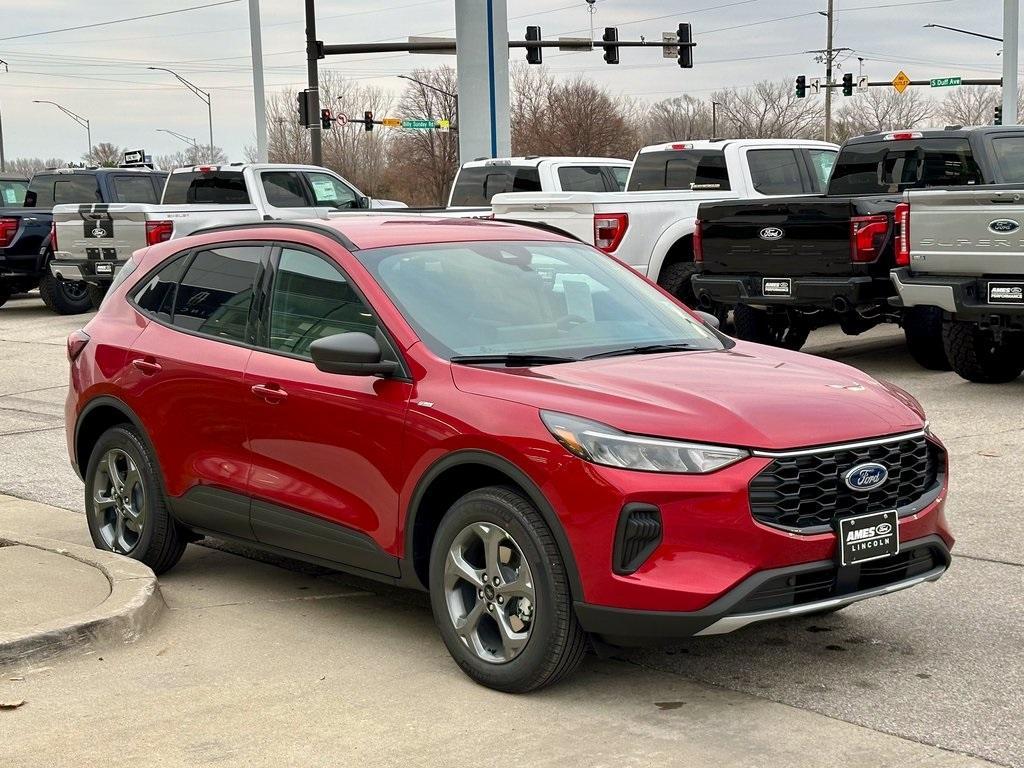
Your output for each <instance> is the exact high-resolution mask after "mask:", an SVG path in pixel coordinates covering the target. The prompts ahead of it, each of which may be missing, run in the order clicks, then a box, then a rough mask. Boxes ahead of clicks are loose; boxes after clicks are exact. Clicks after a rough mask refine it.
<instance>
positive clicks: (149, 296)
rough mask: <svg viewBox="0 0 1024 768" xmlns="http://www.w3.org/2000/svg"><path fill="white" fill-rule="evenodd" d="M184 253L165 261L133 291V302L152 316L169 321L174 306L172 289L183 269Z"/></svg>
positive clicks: (175, 286)
mask: <svg viewBox="0 0 1024 768" xmlns="http://www.w3.org/2000/svg"><path fill="white" fill-rule="evenodd" d="M185 262H186V254H183V255H181V256H178V257H177V258H174V259H172V260H171V261H169V262H167V264H166V265H164V267H163V268H161V269H160V270H159V271H158V272H157V273H156V274H154V275H153V276H152V277H151V278H150V279H149V280H147V281H146V283H145V284H144V285H143V286H142V288H140V289H139V290H137V291H136V292H135V303H136V304H138V305H139V309H142V310H144V311H146V312H148V313H149V314H151V315H153V316H154V317H158V318H160V319H162V320H166V321H168V322H170V319H171V310H172V309H173V308H174V291H175V289H176V288H177V287H178V281H179V280H181V273H182V271H183V270H184V269H185Z"/></svg>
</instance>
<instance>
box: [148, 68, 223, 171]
mask: <svg viewBox="0 0 1024 768" xmlns="http://www.w3.org/2000/svg"><path fill="white" fill-rule="evenodd" d="M146 69H154V70H159V71H161V72H170V73H171V74H172V75H174V76H175V77H176V78H178V81H179V82H180V83H181V84H182V85H184V86H185V87H186V88H188V89H189V90H190V91H192V93H194V94H195V95H196V96H198V97H199V99H200V100H201V101H204V102H206V114H207V116H208V117H209V119H210V148H209V150H208V152H209V156H208V157H209V159H210V160H213V105H212V103H211V99H210V92H209V91H204V90H203V89H202V88H200V87H199V86H198V85H196V84H195V83H192V82H189V81H188V80H186V79H185V78H184V77H182V76H181V75H179V74H178V73H177V72H175V71H174V70H173V69H168V68H167V67H146Z"/></svg>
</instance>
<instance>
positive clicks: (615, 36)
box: [601, 27, 619, 64]
mask: <svg viewBox="0 0 1024 768" xmlns="http://www.w3.org/2000/svg"><path fill="white" fill-rule="evenodd" d="M601 39H602V40H603V41H604V42H606V43H617V42H619V30H618V28H617V27H605V28H604V36H603V37H602V38H601ZM604 63H605V64H618V63H619V46H617V45H606V46H604Z"/></svg>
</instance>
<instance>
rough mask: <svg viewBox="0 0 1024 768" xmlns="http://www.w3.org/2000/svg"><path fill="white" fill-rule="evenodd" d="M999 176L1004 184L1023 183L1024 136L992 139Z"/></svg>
mask: <svg viewBox="0 0 1024 768" xmlns="http://www.w3.org/2000/svg"><path fill="white" fill-rule="evenodd" d="M992 153H993V154H994V155H995V156H996V166H997V170H998V172H999V176H1000V178H1001V179H1002V181H1003V182H1004V183H1006V184H1021V183H1024V136H997V137H995V138H993V139H992Z"/></svg>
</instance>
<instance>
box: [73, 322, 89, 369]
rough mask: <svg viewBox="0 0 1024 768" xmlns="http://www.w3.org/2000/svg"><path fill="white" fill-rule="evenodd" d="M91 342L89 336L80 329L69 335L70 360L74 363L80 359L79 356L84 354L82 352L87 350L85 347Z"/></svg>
mask: <svg viewBox="0 0 1024 768" xmlns="http://www.w3.org/2000/svg"><path fill="white" fill-rule="evenodd" d="M89 341H90V338H89V334H88V333H86V332H85V331H83V330H82V329H78V330H77V331H72V332H71V333H69V334H68V360H69V361H71V362H72V363H73V362H75V360H77V359H78V356H79V355H80V354H82V350H83V349H85V345H86V344H88V343H89Z"/></svg>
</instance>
